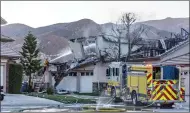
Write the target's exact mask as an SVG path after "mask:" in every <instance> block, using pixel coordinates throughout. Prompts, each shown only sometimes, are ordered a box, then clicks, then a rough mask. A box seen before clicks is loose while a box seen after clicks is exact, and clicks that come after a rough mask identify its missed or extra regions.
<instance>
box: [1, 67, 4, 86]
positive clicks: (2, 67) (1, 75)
mask: <svg viewBox="0 0 190 113" xmlns="http://www.w3.org/2000/svg"><path fill="white" fill-rule="evenodd" d="M3 68H4V66H1V86H3V73H4V72H3Z"/></svg>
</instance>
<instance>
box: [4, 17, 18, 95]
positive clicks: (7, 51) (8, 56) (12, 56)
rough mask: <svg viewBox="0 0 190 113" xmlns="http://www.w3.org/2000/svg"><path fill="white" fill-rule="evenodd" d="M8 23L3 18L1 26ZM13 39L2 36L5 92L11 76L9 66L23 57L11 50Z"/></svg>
mask: <svg viewBox="0 0 190 113" xmlns="http://www.w3.org/2000/svg"><path fill="white" fill-rule="evenodd" d="M6 23H7V22H6V21H5V20H4V19H3V18H2V17H1V25H2V24H3V25H4V24H6ZM12 41H13V39H11V38H9V37H6V36H4V35H2V34H1V55H0V56H1V81H0V83H1V86H3V92H8V88H9V86H8V83H9V81H8V75H9V64H10V63H12V62H14V60H16V59H18V58H20V57H21V56H20V55H19V54H18V52H16V51H14V49H13V48H11V44H10V43H11V42H12Z"/></svg>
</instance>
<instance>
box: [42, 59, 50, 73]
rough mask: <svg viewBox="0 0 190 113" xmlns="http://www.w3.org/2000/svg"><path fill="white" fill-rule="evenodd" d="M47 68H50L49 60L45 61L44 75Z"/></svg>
mask: <svg viewBox="0 0 190 113" xmlns="http://www.w3.org/2000/svg"><path fill="white" fill-rule="evenodd" d="M47 66H49V62H48V59H46V60H45V63H44V70H43V74H44V73H45V71H46V68H47Z"/></svg>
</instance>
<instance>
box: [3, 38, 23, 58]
mask: <svg viewBox="0 0 190 113" xmlns="http://www.w3.org/2000/svg"><path fill="white" fill-rule="evenodd" d="M8 43H9V42H6V43H3V42H1V56H5V57H21V55H20V54H19V52H18V51H15V50H14V48H11V47H10V45H9V44H8Z"/></svg>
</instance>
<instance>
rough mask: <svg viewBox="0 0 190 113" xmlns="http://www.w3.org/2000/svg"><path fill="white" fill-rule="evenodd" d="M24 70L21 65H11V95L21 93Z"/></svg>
mask: <svg viewBox="0 0 190 113" xmlns="http://www.w3.org/2000/svg"><path fill="white" fill-rule="evenodd" d="M22 75H23V68H22V65H20V64H9V77H8V78H9V90H8V92H9V93H13V94H18V93H20V89H21V85H22Z"/></svg>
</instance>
